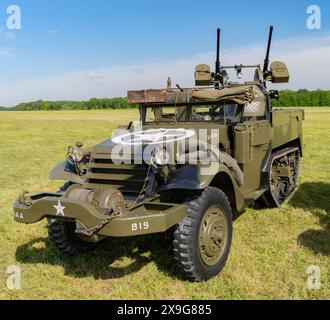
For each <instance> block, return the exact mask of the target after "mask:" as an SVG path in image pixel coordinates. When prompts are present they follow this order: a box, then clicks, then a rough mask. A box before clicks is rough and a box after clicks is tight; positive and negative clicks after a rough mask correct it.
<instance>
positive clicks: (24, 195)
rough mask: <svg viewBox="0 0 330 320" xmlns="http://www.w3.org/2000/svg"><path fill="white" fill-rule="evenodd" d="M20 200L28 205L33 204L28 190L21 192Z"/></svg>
mask: <svg viewBox="0 0 330 320" xmlns="http://www.w3.org/2000/svg"><path fill="white" fill-rule="evenodd" d="M19 202H20V203H21V204H24V205H26V206H28V207H30V206H32V199H31V197H30V195H29V192H28V191H24V192H22V193H21V194H20V196H19Z"/></svg>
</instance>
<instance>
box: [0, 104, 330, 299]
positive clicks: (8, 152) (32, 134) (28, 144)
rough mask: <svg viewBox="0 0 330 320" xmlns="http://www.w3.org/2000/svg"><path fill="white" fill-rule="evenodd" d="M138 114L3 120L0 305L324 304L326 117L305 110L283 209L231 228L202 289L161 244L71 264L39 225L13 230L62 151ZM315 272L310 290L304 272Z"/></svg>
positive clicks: (50, 185)
mask: <svg viewBox="0 0 330 320" xmlns="http://www.w3.org/2000/svg"><path fill="white" fill-rule="evenodd" d="M133 118H137V113H136V111H134V110H133V111H120V110H118V111H67V112H35V113H34V112H27V113H24V112H11V113H9V112H8V113H0V133H1V140H0V141H1V146H0V147H1V149H0V165H1V171H0V181H1V184H0V206H1V209H2V210H1V214H0V299H329V298H330V258H329V255H330V218H329V212H330V161H329V159H330V109H329V108H326V109H324V108H322V109H318V108H315V109H308V110H306V122H305V124H304V132H305V141H304V142H305V152H304V156H305V157H304V166H303V173H302V179H301V187H300V189H299V192H298V193H297V194H296V196H295V197H294V198H293V199H292V201H291V202H290V203H289V204H288V205H286V206H285V207H284V208H282V209H280V210H255V209H252V208H251V209H248V210H247V211H246V212H245V214H243V215H242V216H241V217H240V218H238V219H237V220H236V221H235V223H234V228H235V232H234V240H233V246H232V252H231V256H230V259H229V262H228V264H227V266H226V268H225V269H224V271H223V272H222V274H221V275H220V276H218V277H217V278H215V279H213V280H211V281H209V282H207V283H201V284H193V283H189V282H185V281H182V280H181V279H180V278H179V277H178V275H177V273H176V272H175V270H174V268H173V263H172V260H171V252H170V248H169V247H167V246H165V247H164V245H163V243H162V240H161V238H160V237H159V236H154V237H151V238H137V239H129V240H127V239H125V240H107V241H106V242H105V243H104V244H102V246H101V247H100V249H98V250H97V251H96V252H95V253H92V254H91V255H87V256H83V257H80V258H78V259H69V258H66V257H64V256H62V255H61V254H59V253H58V252H57V251H56V250H55V249H54V248H53V247H52V246H51V244H50V243H49V241H48V239H47V230H46V228H45V226H46V222H45V221H43V222H41V223H39V224H36V225H31V226H25V225H21V224H17V223H14V221H13V219H12V210H11V206H12V202H13V201H14V200H15V198H16V197H17V195H18V194H19V193H20V192H21V191H22V190H29V191H31V192H36V191H41V190H50V191H56V190H57V189H58V186H59V183H57V182H52V181H49V180H48V174H49V172H50V170H51V169H52V167H53V166H54V165H55V164H56V163H58V162H59V161H62V160H63V158H64V157H65V154H66V151H67V146H68V145H70V144H73V143H74V142H75V141H78V140H83V141H84V142H85V145H93V144H95V143H98V142H100V141H102V140H104V139H106V138H108V137H109V136H110V134H111V132H112V130H113V129H114V128H115V127H117V126H118V125H119V124H126V123H128V122H129V120H131V119H133ZM10 265H17V266H19V267H20V268H21V269H22V289H21V290H20V291H10V290H8V289H7V287H6V279H7V274H6V269H7V267H8V266H10ZM310 265H317V266H319V267H320V268H321V271H322V288H321V289H320V290H315V291H308V290H307V288H306V281H307V278H308V275H307V273H306V270H307V268H308V267H309V266H310Z"/></svg>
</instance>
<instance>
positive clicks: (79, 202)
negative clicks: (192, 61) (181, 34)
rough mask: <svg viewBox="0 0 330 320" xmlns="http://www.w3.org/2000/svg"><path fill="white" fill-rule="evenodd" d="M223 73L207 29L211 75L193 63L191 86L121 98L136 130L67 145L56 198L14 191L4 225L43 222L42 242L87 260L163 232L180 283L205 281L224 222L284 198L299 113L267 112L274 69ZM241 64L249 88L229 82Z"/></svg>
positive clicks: (228, 228) (229, 226)
mask: <svg viewBox="0 0 330 320" xmlns="http://www.w3.org/2000/svg"><path fill="white" fill-rule="evenodd" d="M272 33H273V27H271V29H270V35H269V42H268V47H267V55H266V59H265V63H264V66H263V68H261V66H260V65H235V66H223V65H221V63H220V29H219V30H218V34H217V35H218V38H217V40H218V42H217V44H218V45H217V61H216V68H215V72H211V69H210V67H209V66H208V65H198V66H197V67H196V72H195V80H196V86H195V87H194V88H181V87H180V86H179V85H177V86H176V87H175V88H172V84H171V80H170V79H169V80H168V83H167V88H165V89H159V90H151V89H150V90H142V91H129V92H128V99H129V102H130V103H132V104H137V105H139V108H140V122H139V123H138V124H133V123H130V124H129V126H128V127H127V128H120V129H118V130H117V131H116V132H115V134H114V135H113V138H111V139H109V140H107V141H105V142H103V143H100V144H98V145H96V146H94V147H91V148H86V149H84V148H83V145H82V143H77V144H76V146H75V147H70V148H69V151H68V154H67V160H66V161H64V162H63V163H60V164H59V165H57V166H56V167H55V168H54V169H53V171H52V172H51V175H50V178H51V179H53V180H61V181H66V183H65V185H64V186H63V187H62V188H61V189H60V190H59V191H58V192H56V193H51V192H41V193H37V194H30V193H28V192H23V193H22V194H21V195H20V196H19V198H18V199H17V200H16V202H15V204H14V219H15V220H16V221H17V222H20V223H25V224H32V223H36V222H39V221H41V220H42V219H48V228H49V236H50V239H51V240H52V242H53V243H54V245H55V246H56V247H57V248H58V249H59V250H60V251H61V252H63V253H64V254H67V255H69V256H76V255H79V254H82V253H86V252H89V251H90V250H92V249H94V248H95V247H96V244H97V243H98V242H100V241H102V240H103V239H105V238H107V237H109V238H111V237H114V238H115V237H133V236H141V235H148V234H156V233H166V232H171V234H172V236H173V247H174V258H175V261H176V263H177V265H178V267H179V269H180V270H181V272H182V275H183V277H184V278H186V279H189V280H191V281H205V280H208V279H210V278H212V277H214V276H216V275H218V274H219V273H220V272H221V270H222V269H223V268H224V266H225V264H226V262H227V259H228V256H229V252H230V247H231V242H232V233H233V216H234V215H235V214H236V213H241V212H243V211H244V209H245V208H246V207H247V206H249V205H250V204H252V203H254V202H256V201H258V202H260V203H262V204H263V205H264V206H267V207H275V208H276V207H280V206H282V205H283V204H285V203H286V202H287V201H288V200H289V199H290V198H291V197H292V195H293V194H294V193H295V191H296V190H297V187H298V178H299V172H300V167H301V157H302V138H303V137H302V122H303V120H304V112H303V111H302V110H287V109H286V110H274V109H273V108H272V99H276V98H278V95H279V93H278V92H277V91H275V90H268V89H267V86H266V84H267V82H272V83H287V82H288V81H289V78H290V76H289V72H288V69H287V67H286V65H285V64H284V63H282V62H273V63H271V64H270V66H269V53H270V48H271V40H272ZM246 68H253V69H254V70H255V76H254V79H253V80H252V81H247V82H244V83H235V82H231V81H230V80H229V76H228V72H229V71H228V70H232V71H234V72H236V73H237V76H238V78H241V75H242V72H243V71H244V70H245V69H246Z"/></svg>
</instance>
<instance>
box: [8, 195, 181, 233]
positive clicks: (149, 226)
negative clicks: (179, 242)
mask: <svg viewBox="0 0 330 320" xmlns="http://www.w3.org/2000/svg"><path fill="white" fill-rule="evenodd" d="M26 198H28V199H29V201H28V202H27V201H24V198H23V197H22V196H20V197H19V198H18V199H17V200H16V201H15V203H14V208H13V210H14V219H15V221H16V222H19V223H24V224H33V223H37V222H39V221H41V220H43V219H45V218H48V219H62V220H71V221H76V222H79V225H80V226H82V227H83V229H86V230H87V229H91V228H94V227H95V226H97V225H98V224H100V223H101V222H102V221H104V219H105V218H106V216H105V215H104V214H103V213H102V212H100V211H99V210H98V209H96V208H95V207H94V206H93V205H91V204H90V203H88V202H85V201H74V200H71V199H67V198H65V197H64V196H63V194H57V193H39V194H34V195H27V197H26ZM186 216H187V209H186V207H185V206H184V205H177V204H168V203H160V202H157V200H155V201H152V202H145V203H142V204H140V205H138V206H136V207H135V208H134V209H131V210H127V211H126V212H125V213H124V214H123V215H122V216H120V217H118V218H115V219H114V220H112V221H110V222H109V223H108V224H107V225H106V226H104V227H103V228H102V229H101V230H99V231H98V232H97V235H99V236H105V237H132V236H138V235H145V234H153V233H162V232H165V231H167V230H168V229H170V228H171V227H172V226H174V225H175V224H177V223H179V222H181V221H182V220H183V219H185V217H186Z"/></svg>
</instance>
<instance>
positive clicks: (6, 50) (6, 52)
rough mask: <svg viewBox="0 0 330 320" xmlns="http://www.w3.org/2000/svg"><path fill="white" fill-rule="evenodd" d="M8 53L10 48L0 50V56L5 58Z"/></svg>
mask: <svg viewBox="0 0 330 320" xmlns="http://www.w3.org/2000/svg"><path fill="white" fill-rule="evenodd" d="M10 51H11V50H10V48H0V56H7V55H8V54H9V53H10Z"/></svg>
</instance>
